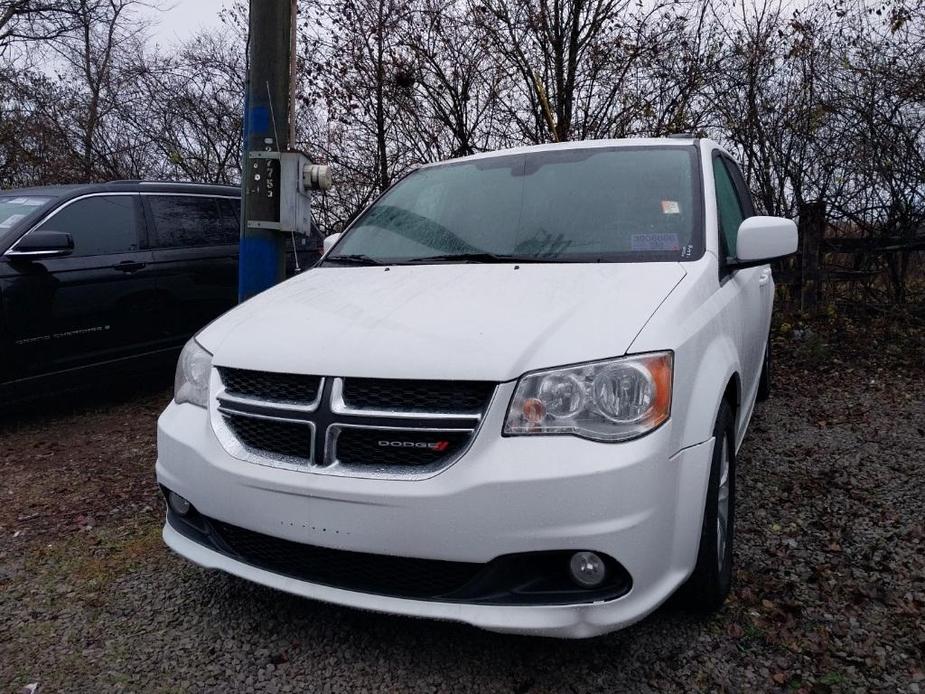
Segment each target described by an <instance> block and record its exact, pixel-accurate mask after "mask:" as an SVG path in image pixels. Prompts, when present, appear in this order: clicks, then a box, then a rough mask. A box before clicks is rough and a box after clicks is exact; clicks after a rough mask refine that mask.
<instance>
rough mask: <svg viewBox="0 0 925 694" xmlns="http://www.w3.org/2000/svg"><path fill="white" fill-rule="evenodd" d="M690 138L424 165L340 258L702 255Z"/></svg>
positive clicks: (381, 204) (380, 204)
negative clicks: (658, 144)
mask: <svg viewBox="0 0 925 694" xmlns="http://www.w3.org/2000/svg"><path fill="white" fill-rule="evenodd" d="M696 171H697V169H696V159H695V150H694V148H692V147H681V146H673V147H618V148H586V149H568V150H551V151H545V152H532V153H529V154H521V155H502V156H496V157H489V158H483V159H475V160H470V161H462V162H458V163H452V162H451V163H448V164H442V165H438V166H434V167H428V168H425V169H421V170H419V171H417V172H415V173H413V174H411V175H409V176H408V177H406V178H405V179H404V180H402V181H401V182H399V183H398V184H396V185H395V186H394V187H393V188H392V189H391V190H389V191H387V192H386V193H385V194H384V195H383V196H382V197H381V198H380V199H379V200H378V201H377V202H376V203H374V204H373V205H372V206H371V207H370V208H369V209H368V210H366V212H365V213H364V214H363V215H362V216H361V217H360V218H359V219H358V220H357V221H356V223H354V225H353V226H352V227H351V228H350V230H349V231H348V232H347V233H346V234H345V235H344V238H343V239H342V240H341V242H340V243H338V244H337V247H336V248H335V249H334V251H333V252H332V253H331V254H330V255H329V256H328V257H327V258H326V259H325V262H326V263H330V264H346V263H347V262H348V261H352V262H354V263H356V264H374V263H403V262H409V263H410V262H425V263H426V262H508V261H517V262H602V261H606V262H640V261H666V260H686V259H692V258H695V257H699V255H700V253H701V247H702V240H701V239H702V232H701V229H700V226H701V225H700V219H701V211H700V208H699V196H698V195H697V186H699V181H698V178H697V173H696Z"/></svg>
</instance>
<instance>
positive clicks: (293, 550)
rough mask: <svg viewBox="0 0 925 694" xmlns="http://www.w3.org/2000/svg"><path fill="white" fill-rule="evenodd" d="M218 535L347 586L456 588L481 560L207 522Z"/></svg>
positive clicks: (408, 592)
mask: <svg viewBox="0 0 925 694" xmlns="http://www.w3.org/2000/svg"><path fill="white" fill-rule="evenodd" d="M212 525H213V528H214V529H215V531H216V533H217V534H218V536H219V537H220V538H221V540H222V541H223V542H224V543H225V544H226V545H227V546H228V547H229V548H230V549H231V550H232V552H234V553H235V554H237V555H238V556H240V557H242V558H243V559H244V560H245V561H247V562H248V563H250V564H254V565H256V566H260V567H261V568H265V569H269V570H270V571H275V572H278V573H281V574H285V575H287V576H292V577H294V578H299V579H302V580H307V581H312V582H315V583H323V584H326V585H329V586H336V587H338V588H346V589H348V590H360V591H367V592H375V593H383V594H386V595H397V596H401V597H409V598H411V597H416V598H429V597H435V596H439V595H443V594H446V593H452V592H453V591H455V590H458V589H459V588H461V587H462V586H464V585H465V584H466V583H468V582H469V581H471V580H472V579H473V578H474V577H475V575H476V574H477V573H478V572H479V571H480V570H481V569H482V566H483V565H482V564H468V563H464V562H453V561H435V560H429V559H410V558H405V557H393V556H389V555H385V554H365V553H362V552H349V551H344V550H337V549H328V548H326V547H318V546H315V545H305V544H301V543H298V542H292V541H290V540H283V539H280V538H275V537H269V536H267V535H262V534H260V533H255V532H253V531H251V530H245V529H244V528H239V527H236V526H234V525H229V524H227V523H217V522H213V524H212Z"/></svg>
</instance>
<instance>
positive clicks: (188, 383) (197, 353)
mask: <svg viewBox="0 0 925 694" xmlns="http://www.w3.org/2000/svg"><path fill="white" fill-rule="evenodd" d="M211 372H212V355H211V354H209V353H208V352H207V351H206V350H204V349H203V348H202V347H200V346H199V343H198V342H196V339H195V338H193V339H191V340H190V341H189V342H187V343H186V345H184V347H183V351H182V352H180V360H179V361H178V362H177V375H176V376H175V377H174V380H173V399H174V401H175V402H176V403H177V404H180V403H182V402H191V403H193V404H194V405H199V406H200V407H206V406H207V405H208V404H209V374H210V373H211Z"/></svg>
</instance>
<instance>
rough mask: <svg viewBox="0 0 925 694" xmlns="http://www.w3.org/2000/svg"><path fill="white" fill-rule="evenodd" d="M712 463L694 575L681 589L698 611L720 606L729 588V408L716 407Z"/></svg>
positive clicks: (732, 529) (731, 424)
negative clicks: (717, 410)
mask: <svg viewBox="0 0 925 694" xmlns="http://www.w3.org/2000/svg"><path fill="white" fill-rule="evenodd" d="M713 437H714V441H715V443H714V444H713V462H712V464H711V466H710V481H709V484H708V486H707V500H706V506H705V508H704V511H703V526H702V528H701V532H700V548H699V550H698V553H697V565H696V566H695V567H694V573H693V574H691V577H690V578H689V579H688V580H687V583H685V584H684V586H683V587H682V588H681V598H682V601H683V602H684V604H685V605H686V606H687V607H689V608H691V609H694V610H697V611H699V612H713V611H715V610H718V609H719V608H720V607H722V605H723V603H724V602H725V601H726V597H727V596H728V595H729V589H730V587H731V585H732V541H733V537H734V535H735V436H734V418H733V414H732V409H731V408H730V407H729V404H728V403H727V402H726V401H723V404H722V405H720V408H719V414H718V415H717V417H716V424H715V425H714V428H713Z"/></svg>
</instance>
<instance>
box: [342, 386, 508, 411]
mask: <svg viewBox="0 0 925 694" xmlns="http://www.w3.org/2000/svg"><path fill="white" fill-rule="evenodd" d="M494 387H495V385H494V384H493V383H488V382H485V381H410V380H403V379H387V378H347V379H345V380H344V402H345V403H346V404H347V406H348V407H351V408H355V409H358V410H408V411H412V412H462V413H479V412H481V411H482V410H484V409H485V407H486V406H487V405H488V401H489V399H490V398H491V394H492V391H493V390H494Z"/></svg>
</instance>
